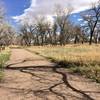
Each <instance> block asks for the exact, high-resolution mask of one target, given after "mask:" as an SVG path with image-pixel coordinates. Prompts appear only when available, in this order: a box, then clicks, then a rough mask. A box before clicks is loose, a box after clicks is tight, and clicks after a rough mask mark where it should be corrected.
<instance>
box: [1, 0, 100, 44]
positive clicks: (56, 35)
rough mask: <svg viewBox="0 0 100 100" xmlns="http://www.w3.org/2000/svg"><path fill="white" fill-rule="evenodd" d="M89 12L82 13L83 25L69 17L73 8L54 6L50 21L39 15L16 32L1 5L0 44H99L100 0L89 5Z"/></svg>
mask: <svg viewBox="0 0 100 100" xmlns="http://www.w3.org/2000/svg"><path fill="white" fill-rule="evenodd" d="M90 9H91V10H90V11H88V13H87V14H86V13H83V14H81V17H82V18H83V23H84V24H83V25H75V24H74V23H72V22H71V21H70V20H69V18H70V16H71V14H72V12H73V8H72V7H66V9H64V8H63V7H61V6H60V5H57V6H56V8H55V12H56V15H55V17H54V21H53V24H52V25H51V23H50V22H49V21H47V20H46V18H45V16H42V15H41V16H39V17H37V18H36V19H35V22H32V23H31V24H29V23H28V22H24V23H23V24H22V25H20V28H19V32H17V34H16V32H15V30H14V29H13V28H12V27H11V26H10V25H9V24H8V23H6V22H5V20H4V18H5V16H4V13H3V12H4V10H3V9H2V6H0V45H11V44H17V45H27V46H31V45H36V46H38V45H41V46H43V45H66V44H69V43H75V44H77V43H82V44H83V43H87V42H89V44H90V45H91V44H92V43H96V44H97V43H100V0H99V1H98V2H96V3H94V4H92V7H91V8H90Z"/></svg>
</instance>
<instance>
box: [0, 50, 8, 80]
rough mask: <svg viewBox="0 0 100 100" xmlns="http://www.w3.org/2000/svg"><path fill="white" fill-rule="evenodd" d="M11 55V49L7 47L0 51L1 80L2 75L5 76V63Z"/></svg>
mask: <svg viewBox="0 0 100 100" xmlns="http://www.w3.org/2000/svg"><path fill="white" fill-rule="evenodd" d="M9 57H10V49H9V48H6V49H5V50H3V51H2V52H0V81H1V79H2V77H3V76H4V73H3V69H4V64H5V63H6V61H8V60H9Z"/></svg>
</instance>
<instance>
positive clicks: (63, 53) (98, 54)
mask: <svg viewBox="0 0 100 100" xmlns="http://www.w3.org/2000/svg"><path fill="white" fill-rule="evenodd" d="M28 49H29V50H31V51H34V52H38V53H40V54H41V55H43V56H45V57H48V58H51V59H53V60H54V61H56V62H62V64H63V65H64V66H65V67H66V68H69V69H71V71H72V72H75V73H80V74H82V75H85V76H87V77H89V78H92V79H94V80H95V81H97V82H100V45H92V46H89V45H87V44H85V45H66V46H44V47H41V46H40V47H37V46H36V47H35V46H34V47H30V48H28Z"/></svg>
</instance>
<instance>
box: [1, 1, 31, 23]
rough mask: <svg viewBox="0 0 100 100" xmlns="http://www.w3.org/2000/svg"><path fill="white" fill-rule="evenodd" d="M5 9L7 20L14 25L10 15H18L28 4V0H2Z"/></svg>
mask: <svg viewBox="0 0 100 100" xmlns="http://www.w3.org/2000/svg"><path fill="white" fill-rule="evenodd" d="M2 1H3V2H4V6H5V9H6V16H7V19H8V21H9V22H10V23H11V24H13V25H16V22H15V21H14V19H12V16H20V15H21V14H23V13H24V10H25V9H27V8H28V7H29V6H30V0H2Z"/></svg>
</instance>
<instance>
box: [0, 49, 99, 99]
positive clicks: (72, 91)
mask: <svg viewBox="0 0 100 100" xmlns="http://www.w3.org/2000/svg"><path fill="white" fill-rule="evenodd" d="M4 73H5V76H4V79H3V81H2V82H1V83H0V100H100V85H99V84H97V83H95V82H92V81H91V80H89V79H86V78H84V77H82V76H78V75H75V74H72V73H70V72H68V70H67V69H65V68H61V66H58V65H57V64H55V63H52V62H50V61H49V60H47V59H46V58H44V57H42V56H40V55H36V54H35V53H30V52H28V51H26V50H24V49H12V55H11V58H10V60H9V61H8V62H7V65H6V68H5V71H4Z"/></svg>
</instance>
